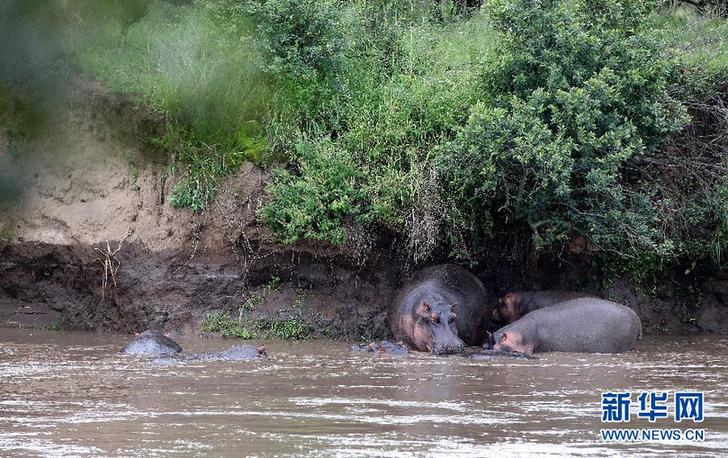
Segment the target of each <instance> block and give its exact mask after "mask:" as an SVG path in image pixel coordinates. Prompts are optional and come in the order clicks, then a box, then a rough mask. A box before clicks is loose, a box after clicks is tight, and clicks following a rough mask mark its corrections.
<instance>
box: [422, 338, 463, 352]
mask: <svg viewBox="0 0 728 458" xmlns="http://www.w3.org/2000/svg"><path fill="white" fill-rule="evenodd" d="M463 348H465V344H464V343H463V341H462V340H460V339H457V340H451V341H449V342H434V343H433V344H431V345H427V349H428V350H429V351H430V353H432V354H433V355H453V354H456V353H462V351H463Z"/></svg>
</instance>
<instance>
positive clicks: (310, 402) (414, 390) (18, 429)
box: [0, 329, 728, 457]
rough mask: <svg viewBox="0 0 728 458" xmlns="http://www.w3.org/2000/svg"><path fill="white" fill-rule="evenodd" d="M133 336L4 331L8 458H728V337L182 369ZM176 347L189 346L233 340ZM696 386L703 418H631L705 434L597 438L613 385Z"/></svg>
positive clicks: (286, 353) (306, 346) (321, 355)
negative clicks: (137, 345) (620, 348)
mask: <svg viewBox="0 0 728 458" xmlns="http://www.w3.org/2000/svg"><path fill="white" fill-rule="evenodd" d="M128 339H129V337H128V336H112V335H102V334H86V333H70V332H51V331H47V332H46V331H30V330H15V329H0V456H179V455H185V456H190V455H192V456H196V455H210V456H241V455H259V456H292V455H295V456H396V457H401V456H410V455H414V456H486V455H491V454H497V455H498V456H499V457H504V456H506V457H507V456H524V455H535V454H538V455H545V456H563V455H577V456H593V455H600V456H601V455H614V456H624V455H630V454H639V455H640V456H645V455H648V456H649V455H655V456H657V455H662V454H664V453H667V454H668V455H667V456H671V455H675V454H677V453H679V454H680V455H681V456H689V455H694V456H725V455H726V454H728V358H727V356H728V339H726V338H721V337H678V338H674V337H672V338H662V337H661V338H655V337H647V338H646V339H645V340H643V341H641V342H640V343H639V346H638V348H637V350H636V351H634V352H631V353H629V354H625V355H583V354H557V353H551V354H543V355H539V356H540V358H539V359H537V360H519V359H507V358H497V359H493V358H491V359H483V360H476V359H467V358H464V357H433V356H429V355H423V354H412V355H406V356H403V357H396V356H383V355H372V354H368V353H352V352H351V351H350V350H349V347H350V345H351V344H347V343H342V342H330V341H309V342H302V343H301V342H293V343H284V342H267V343H266V346H267V347H268V354H269V357H268V358H267V359H265V360H259V361H250V362H220V361H195V362H187V363H184V364H179V365H173V366H159V365H155V364H153V363H151V362H149V361H145V360H141V359H138V358H135V357H130V356H125V355H121V354H120V353H119V349H120V348H121V347H122V346H123V344H124V343H125V342H126V341H127V340H128ZM178 341H179V342H180V344H181V345H182V346H183V347H184V348H185V350H186V351H187V352H191V351H208V350H219V349H223V348H226V347H228V346H230V345H231V343H232V342H230V341H223V340H215V339H201V338H194V337H189V338H180V339H178ZM685 389H689V390H698V391H702V392H703V393H704V417H705V419H704V421H703V422H702V423H693V422H692V421H688V422H687V423H685V421H684V420H683V422H682V423H675V422H674V418H668V419H658V420H657V421H656V422H655V423H653V424H650V423H648V421H647V420H644V419H639V420H635V419H634V418H633V421H632V422H630V423H629V425H628V426H629V427H630V428H675V427H678V428H680V429H685V428H693V427H699V428H700V429H703V430H704V440H702V441H688V440H685V439H681V440H663V441H647V442H629V443H621V444H614V443H607V442H605V441H603V440H602V439H601V437H600V435H599V431H600V429H603V428H604V427H605V426H610V425H605V424H604V423H602V422H601V420H602V419H601V414H602V406H601V393H603V392H605V391H631V392H632V393H638V392H641V391H647V390H660V391H669V392H670V393H672V392H674V391H675V390H685ZM635 401H636V397H633V402H635ZM634 408H635V407H634V406H633V409H634ZM633 417H634V414H633ZM611 426H613V425H611ZM616 426H618V427H626V426H627V425H624V424H622V425H616Z"/></svg>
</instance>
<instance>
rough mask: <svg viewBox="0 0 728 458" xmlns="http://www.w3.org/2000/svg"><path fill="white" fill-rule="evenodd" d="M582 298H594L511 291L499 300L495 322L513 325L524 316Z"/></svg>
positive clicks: (546, 292) (582, 295) (557, 292)
mask: <svg viewBox="0 0 728 458" xmlns="http://www.w3.org/2000/svg"><path fill="white" fill-rule="evenodd" d="M580 297H594V296H591V295H589V294H586V293H580V292H578V291H554V290H549V291H511V292H510V293H508V294H506V295H505V296H503V297H501V298H500V299H498V305H497V306H496V307H495V308H494V309H493V316H492V318H493V321H498V322H506V323H513V322H514V321H516V320H517V319H519V318H521V317H522V316H523V315H525V314H527V313H530V312H533V311H534V310H538V309H541V308H544V307H550V306H552V305H556V304H558V303H561V302H566V301H568V300H571V299H578V298H580Z"/></svg>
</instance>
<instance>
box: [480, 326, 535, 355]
mask: <svg viewBox="0 0 728 458" xmlns="http://www.w3.org/2000/svg"><path fill="white" fill-rule="evenodd" d="M508 327H509V328H510V326H508ZM488 343H489V344H490V345H491V348H492V349H493V351H511V352H519V353H525V354H527V355H532V354H533V349H534V343H533V342H529V341H528V339H526V337H525V336H524V335H523V333H521V332H519V331H517V330H515V329H505V328H504V329H501V330H499V331H496V333H495V334H491V335H489V336H488Z"/></svg>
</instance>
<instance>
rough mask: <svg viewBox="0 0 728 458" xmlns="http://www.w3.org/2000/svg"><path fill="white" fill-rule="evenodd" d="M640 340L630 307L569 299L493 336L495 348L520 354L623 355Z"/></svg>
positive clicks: (640, 334)
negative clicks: (555, 352)
mask: <svg viewBox="0 0 728 458" xmlns="http://www.w3.org/2000/svg"><path fill="white" fill-rule="evenodd" d="M641 336H642V324H641V322H640V319H639V317H638V316H637V314H636V313H634V311H633V310H632V309H630V308H629V307H625V306H624V305H621V304H617V303H615V302H611V301H607V300H603V299H597V298H579V299H572V300H569V301H566V302H563V303H560V304H557V305H554V306H551V307H546V308H542V309H539V310H534V311H533V312H531V313H529V314H527V315H525V316H524V317H523V318H521V319H519V320H517V321H516V322H514V323H512V324H509V325H508V326H505V327H504V328H501V329H499V330H498V331H497V332H496V333H495V335H494V336H493V341H494V343H495V346H494V348H495V349H496V350H498V349H504V350H513V351H523V352H525V353H532V352H534V351H544V352H545V351H565V352H584V353H622V352H626V351H630V350H632V349H633V348H634V347H635V345H636V343H637V340H638V339H639V338H640V337H641Z"/></svg>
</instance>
